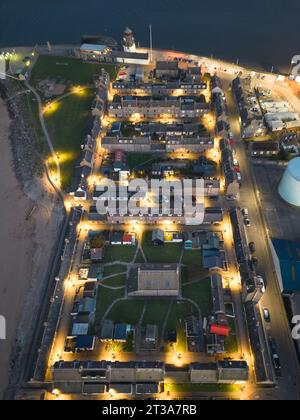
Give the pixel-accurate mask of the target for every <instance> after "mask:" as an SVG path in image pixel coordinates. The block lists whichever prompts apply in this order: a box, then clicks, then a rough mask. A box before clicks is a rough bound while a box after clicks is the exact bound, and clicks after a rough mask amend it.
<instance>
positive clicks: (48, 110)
mask: <svg viewBox="0 0 300 420" xmlns="http://www.w3.org/2000/svg"><path fill="white" fill-rule="evenodd" d="M58 109H59V102H52V103H51V102H50V103H49V104H47V105H45V106H44V108H43V114H45V115H51V114H54V113H55V112H56V111H57V110H58Z"/></svg>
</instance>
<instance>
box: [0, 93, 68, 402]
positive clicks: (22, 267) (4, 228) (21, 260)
mask: <svg viewBox="0 0 300 420" xmlns="http://www.w3.org/2000/svg"><path fill="white" fill-rule="evenodd" d="M9 124H10V120H9V116H8V114H7V110H6V107H5V105H4V103H3V102H2V100H1V99H0V177H1V178H0V179H1V182H0V203H1V210H0V220H1V231H0V232H1V234H0V271H1V273H0V315H2V316H5V318H6V324H7V339H6V340H5V341H3V340H0V399H2V398H3V393H4V391H5V390H6V388H7V386H8V383H9V375H10V359H11V356H12V354H14V358H15V360H13V365H14V364H15V363H16V362H18V360H17V358H18V357H19V355H20V354H21V351H22V348H23V347H24V346H25V343H26V338H27V337H28V332H30V330H31V326H32V325H33V319H34V314H35V311H36V309H37V308H38V305H39V303H40V302H39V300H38V293H39V290H40V286H41V284H42V283H43V281H45V274H46V273H47V270H48V264H49V258H50V255H51V251H52V245H53V244H55V239H56V235H57V230H58V223H59V220H60V209H59V208H58V209H57V208H56V207H55V206H54V204H55V203H56V200H54V196H53V194H48V192H47V191H45V189H44V188H43V187H44V186H43V184H42V182H41V181H37V182H33V183H31V184H30V185H28V186H27V188H26V189H27V191H26V194H25V193H24V192H23V190H22V188H21V186H20V185H19V183H18V182H17V180H16V177H15V174H14V170H13V156H12V152H11V148H10V143H9V139H8V132H9ZM29 196H30V197H31V198H29ZM18 363H20V362H18ZM18 363H16V365H17V364H18ZM13 382H14V380H13Z"/></svg>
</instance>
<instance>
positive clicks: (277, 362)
mask: <svg viewBox="0 0 300 420" xmlns="http://www.w3.org/2000/svg"><path fill="white" fill-rule="evenodd" d="M273 364H274V367H275V371H276V375H277V376H281V362H280V358H279V356H278V354H276V353H275V354H273Z"/></svg>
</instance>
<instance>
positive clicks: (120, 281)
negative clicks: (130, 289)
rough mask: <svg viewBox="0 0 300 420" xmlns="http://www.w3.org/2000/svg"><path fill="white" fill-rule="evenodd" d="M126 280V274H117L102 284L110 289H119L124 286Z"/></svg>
mask: <svg viewBox="0 0 300 420" xmlns="http://www.w3.org/2000/svg"><path fill="white" fill-rule="evenodd" d="M126 280H127V275H126V274H119V275H117V276H116V277H111V278H110V279H106V280H103V284H105V285H107V286H112V287H121V286H125V285H126Z"/></svg>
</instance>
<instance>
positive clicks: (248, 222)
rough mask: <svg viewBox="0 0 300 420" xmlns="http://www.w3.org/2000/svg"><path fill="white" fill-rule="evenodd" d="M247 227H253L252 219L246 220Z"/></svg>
mask: <svg viewBox="0 0 300 420" xmlns="http://www.w3.org/2000/svg"><path fill="white" fill-rule="evenodd" d="M245 225H246V226H247V227H250V226H251V222H250V219H248V218H247V219H245Z"/></svg>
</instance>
